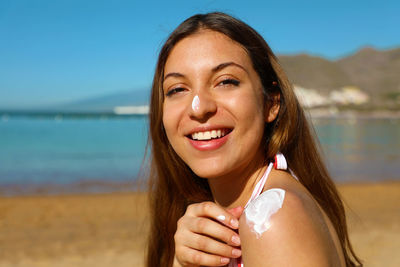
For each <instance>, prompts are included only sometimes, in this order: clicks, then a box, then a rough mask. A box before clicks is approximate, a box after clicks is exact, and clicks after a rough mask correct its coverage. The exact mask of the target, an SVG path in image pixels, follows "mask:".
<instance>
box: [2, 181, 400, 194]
mask: <svg viewBox="0 0 400 267" xmlns="http://www.w3.org/2000/svg"><path fill="white" fill-rule="evenodd" d="M334 182H335V184H336V186H337V187H342V186H362V185H374V184H396V183H400V177H398V178H397V177H396V178H394V179H388V180H381V181H375V180H364V181H361V180H354V181H335V180H334ZM146 190H147V181H145V180H132V181H107V180H93V181H87V180H82V181H77V182H72V183H69V184H56V183H39V184H3V185H2V184H0V198H1V197H25V196H26V197H36V196H38V197H40V196H68V195H102V194H120V193H121V194H125V193H128V194H131V193H143V192H146Z"/></svg>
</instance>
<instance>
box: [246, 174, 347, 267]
mask: <svg viewBox="0 0 400 267" xmlns="http://www.w3.org/2000/svg"><path fill="white" fill-rule="evenodd" d="M239 234H240V238H241V241H242V255H243V256H242V257H243V261H244V263H245V266H246V267H252V266H311V267H312V266H341V261H340V257H339V255H338V252H337V247H336V246H335V242H334V241H333V238H332V231H331V230H330V229H329V222H327V217H326V216H325V215H324V214H323V212H322V211H321V209H320V208H319V206H318V204H317V203H316V201H315V200H314V199H313V198H312V196H311V195H310V194H309V193H308V191H307V190H306V189H305V188H304V187H303V186H302V185H301V184H300V183H298V182H297V181H296V180H295V179H294V178H293V177H292V176H291V175H290V174H288V173H286V172H283V171H275V172H273V173H271V176H270V178H268V182H267V184H266V187H265V188H264V192H263V193H262V194H261V195H260V196H259V197H258V198H257V199H255V200H254V201H253V202H252V203H251V204H250V205H249V206H248V207H247V208H246V210H245V212H244V213H243V215H242V216H241V218H240V228H239Z"/></svg>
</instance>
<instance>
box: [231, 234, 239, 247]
mask: <svg viewBox="0 0 400 267" xmlns="http://www.w3.org/2000/svg"><path fill="white" fill-rule="evenodd" d="M232 242H233V244H235V245H237V246H239V245H240V238H239V237H238V236H237V235H234V236H232Z"/></svg>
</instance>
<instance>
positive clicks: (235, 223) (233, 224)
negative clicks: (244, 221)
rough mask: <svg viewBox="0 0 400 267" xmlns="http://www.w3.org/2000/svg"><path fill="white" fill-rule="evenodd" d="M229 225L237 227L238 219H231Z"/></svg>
mask: <svg viewBox="0 0 400 267" xmlns="http://www.w3.org/2000/svg"><path fill="white" fill-rule="evenodd" d="M231 225H232V226H233V227H234V228H238V227H239V222H238V220H236V219H232V220H231Z"/></svg>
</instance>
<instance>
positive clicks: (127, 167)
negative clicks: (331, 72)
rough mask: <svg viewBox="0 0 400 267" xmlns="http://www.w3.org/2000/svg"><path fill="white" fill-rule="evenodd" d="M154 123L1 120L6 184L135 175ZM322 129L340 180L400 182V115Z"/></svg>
mask: <svg viewBox="0 0 400 267" xmlns="http://www.w3.org/2000/svg"><path fill="white" fill-rule="evenodd" d="M147 124H148V122H147V117H146V116H135V117H110V118H107V117H100V116H99V117H92V118H62V117H54V118H51V117H47V118H41V117H35V116H27V117H3V118H2V119H1V118H0V187H2V186H3V187H4V186H5V185H8V186H9V185H13V184H18V185H24V186H25V185H26V186H28V185H31V184H42V185H45V184H61V185H68V184H72V183H76V182H79V181H105V182H108V183H113V182H124V181H134V180H136V179H137V177H138V173H139V170H140V167H141V165H142V163H143V157H144V152H145V147H146V142H147V134H148V125H147ZM314 127H315V129H316V133H317V135H318V138H319V141H320V143H321V146H322V150H323V152H324V156H325V161H326V162H327V166H328V169H329V171H330V172H331V174H332V176H333V179H334V180H335V181H336V182H365V181H366V182H370V181H383V180H400V120H399V119H361V120H355V121H354V120H346V119H333V118H332V119H318V120H314ZM3 191H4V190H3Z"/></svg>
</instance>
